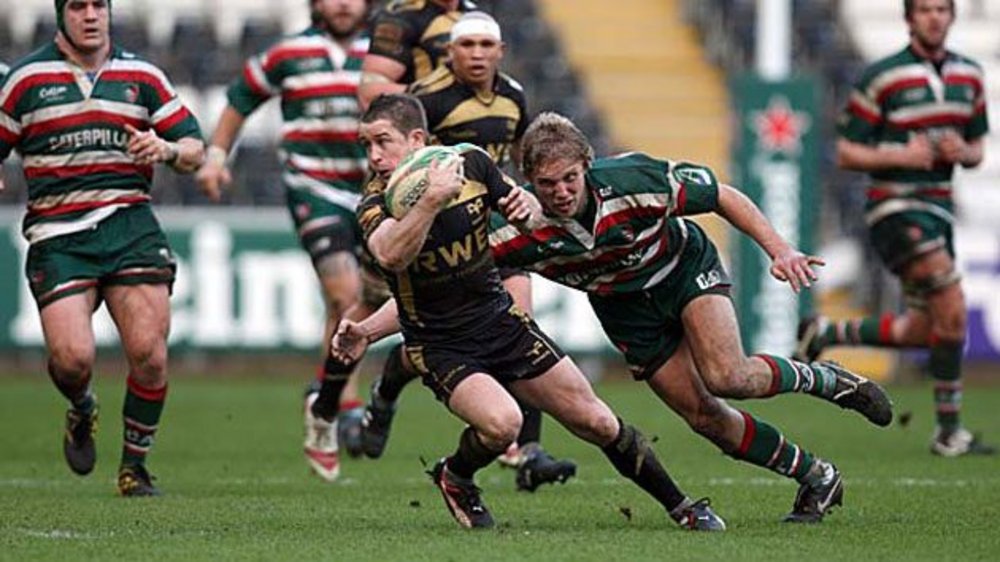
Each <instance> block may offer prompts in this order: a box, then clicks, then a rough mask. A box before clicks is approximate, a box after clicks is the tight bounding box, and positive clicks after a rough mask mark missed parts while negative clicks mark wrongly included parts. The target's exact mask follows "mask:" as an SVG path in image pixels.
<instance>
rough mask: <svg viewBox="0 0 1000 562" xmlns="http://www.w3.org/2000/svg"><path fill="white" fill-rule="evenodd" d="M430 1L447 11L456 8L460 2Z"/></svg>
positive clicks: (459, 0)
mask: <svg viewBox="0 0 1000 562" xmlns="http://www.w3.org/2000/svg"><path fill="white" fill-rule="evenodd" d="M431 2H433V3H434V4H437V5H438V6H441V7H442V8H444V9H446V10H449V11H455V10H457V9H458V5H459V4H461V0H431Z"/></svg>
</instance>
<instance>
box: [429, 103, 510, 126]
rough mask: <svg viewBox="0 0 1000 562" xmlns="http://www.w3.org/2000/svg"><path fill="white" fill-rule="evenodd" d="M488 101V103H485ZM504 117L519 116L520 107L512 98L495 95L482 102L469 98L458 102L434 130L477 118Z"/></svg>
mask: <svg viewBox="0 0 1000 562" xmlns="http://www.w3.org/2000/svg"><path fill="white" fill-rule="evenodd" d="M486 103H489V105H486ZM491 117H493V118H496V117H499V118H506V119H511V120H513V121H517V120H518V119H520V117H521V108H519V107H518V106H517V104H516V103H514V101H513V100H511V99H510V98H507V97H505V96H500V95H497V96H495V97H494V98H493V100H492V102H484V101H483V100H480V99H479V98H478V97H477V98H470V99H467V100H465V101H463V102H462V103H460V104H458V105H457V106H456V107H455V109H453V110H451V113H449V114H448V116H447V117H445V118H444V119H442V120H441V123H439V124H438V126H437V127H435V129H436V130H441V129H446V128H448V127H454V126H456V125H461V124H464V123H469V122H472V121H478V120H479V119H488V118H491Z"/></svg>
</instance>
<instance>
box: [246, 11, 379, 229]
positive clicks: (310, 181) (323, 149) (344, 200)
mask: <svg viewBox="0 0 1000 562" xmlns="http://www.w3.org/2000/svg"><path fill="white" fill-rule="evenodd" d="M367 51H368V38H367V37H364V36H362V37H359V38H358V39H356V40H355V41H353V42H352V43H351V45H350V48H348V49H346V50H345V49H344V48H343V47H341V46H340V45H339V44H337V42H336V41H334V40H333V38H331V37H330V35H329V34H328V33H326V32H325V31H324V30H321V29H319V28H316V27H311V28H309V29H307V30H306V31H303V32H302V33H299V34H297V35H293V36H290V37H287V38H284V39H282V40H280V41H278V42H277V43H276V44H274V45H273V46H271V47H270V48H269V49H267V50H266V51H264V52H263V53H260V54H259V55H257V56H254V57H252V58H251V59H249V60H248V61H247V62H246V64H245V65H244V67H243V73H242V74H241V75H240V77H239V78H237V79H236V80H235V81H234V82H233V84H232V85H231V86H230V87H229V92H228V96H229V104H230V105H231V106H232V107H233V108H234V109H235V110H236V111H238V112H239V113H240V114H242V115H244V116H246V115H249V114H250V113H252V112H253V111H254V110H255V109H257V108H258V107H259V106H260V105H261V104H262V103H264V102H265V101H267V100H268V99H270V98H271V97H273V96H281V114H282V118H283V120H284V124H283V125H282V130H281V147H280V150H279V157H280V158H281V161H282V163H283V165H284V170H285V171H284V174H283V178H282V179H283V181H284V183H285V185H286V186H287V187H288V188H290V189H301V190H305V191H309V192H311V193H313V194H315V195H316V196H318V197H321V198H324V199H327V200H329V201H331V202H332V203H335V204H337V205H340V206H342V207H344V208H347V209H349V210H351V211H354V208H355V207H357V204H358V202H359V201H360V191H361V186H362V182H363V181H364V179H365V174H366V171H367V161H366V158H365V151H364V148H363V147H362V146H361V144H360V143H358V122H359V120H360V118H361V113H360V108H359V106H358V101H357V93H358V83H359V82H360V80H361V61H362V60H363V59H364V56H365V53H366V52H367Z"/></svg>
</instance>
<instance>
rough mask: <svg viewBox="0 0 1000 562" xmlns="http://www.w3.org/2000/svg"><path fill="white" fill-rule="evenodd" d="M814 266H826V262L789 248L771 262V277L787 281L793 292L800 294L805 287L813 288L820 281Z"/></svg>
mask: <svg viewBox="0 0 1000 562" xmlns="http://www.w3.org/2000/svg"><path fill="white" fill-rule="evenodd" d="M814 265H820V266H822V265H826V261H825V260H823V258H820V257H818V256H807V255H806V254H803V253H802V252H800V251H798V250H794V249H791V248H789V249H788V250H787V251H785V252H782V253H780V254H778V255H776V256H774V259H772V260H771V275H772V276H773V277H774V278H775V279H777V280H778V281H787V282H788V284H789V285H791V286H792V290H793V291H795V292H796V293H798V292H799V291H800V290H802V288H803V287H811V286H812V283H813V281H816V280H817V279H819V276H818V275H817V274H816V271H815V270H813V266H814Z"/></svg>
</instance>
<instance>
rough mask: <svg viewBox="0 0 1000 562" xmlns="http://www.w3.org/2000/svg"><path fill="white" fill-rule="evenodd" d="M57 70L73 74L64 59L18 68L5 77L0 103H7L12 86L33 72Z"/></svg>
mask: <svg viewBox="0 0 1000 562" xmlns="http://www.w3.org/2000/svg"><path fill="white" fill-rule="evenodd" d="M57 72H64V73H66V74H73V69H72V68H71V67H70V66H69V65H68V64H66V62H65V61H45V62H33V63H30V64H26V65H24V66H22V67H21V68H18V69H17V70H15V71H14V72H12V73H10V75H9V76H8V77H7V82H6V87H5V88H4V89H3V91H2V92H0V105H4V104H6V103H7V98H9V97H10V94H11V93H12V92H13V91H14V87H15V86H17V84H18V83H19V82H21V81H22V80H24V79H25V78H27V77H29V76H33V75H35V74H52V73H57Z"/></svg>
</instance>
